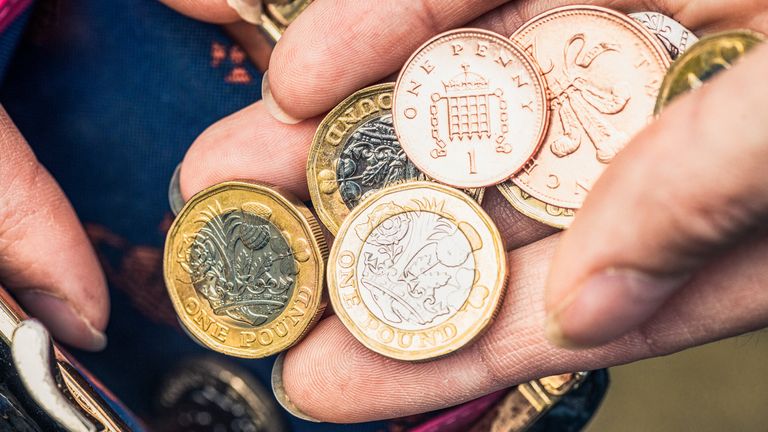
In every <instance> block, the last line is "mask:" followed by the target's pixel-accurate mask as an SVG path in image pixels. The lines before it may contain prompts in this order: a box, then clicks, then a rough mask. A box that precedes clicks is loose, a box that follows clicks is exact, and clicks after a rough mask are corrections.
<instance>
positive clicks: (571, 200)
mask: <svg viewBox="0 0 768 432" xmlns="http://www.w3.org/2000/svg"><path fill="white" fill-rule="evenodd" d="M512 39H513V40H514V41H516V42H518V43H519V44H520V45H521V46H523V47H525V50H526V51H527V52H528V53H530V54H531V55H532V56H533V57H534V58H535V59H536V60H537V62H538V64H539V66H540V67H541V69H542V73H543V74H544V77H545V79H546V81H547V85H548V86H549V90H550V104H551V108H552V113H553V121H552V124H551V126H550V128H549V131H548V133H547V137H546V138H545V140H544V144H543V145H542V146H541V148H540V149H539V151H538V153H537V154H536V156H535V157H534V158H532V159H531V160H530V161H529V162H528V163H527V164H526V165H525V167H523V169H522V170H520V172H518V174H517V175H516V176H515V177H514V178H513V180H512V181H513V182H514V183H515V184H516V185H517V186H519V187H520V189H522V190H523V191H525V192H526V193H528V194H530V195H531V196H533V197H534V198H537V199H539V200H541V201H544V202H545V203H548V204H551V205H554V206H557V207H563V208H579V207H581V204H582V202H583V201H584V198H585V196H586V195H587V193H588V192H589V190H590V189H591V188H592V185H593V184H594V182H595V181H596V180H597V179H598V177H599V176H600V174H601V173H602V172H603V170H604V169H605V167H606V166H607V164H608V163H610V162H611V160H613V158H614V157H615V156H616V154H617V153H618V152H619V151H620V150H621V149H622V148H623V147H624V145H626V144H627V142H628V141H629V140H630V139H631V137H632V136H633V135H634V134H635V133H637V132H638V131H639V130H640V129H642V128H643V127H644V126H645V125H646V124H647V123H648V122H649V121H651V119H652V118H653V105H654V103H655V100H656V96H657V94H658V89H659V86H660V84H661V81H662V79H663V77H664V74H665V72H666V70H667V68H668V67H669V61H670V60H669V55H668V54H667V52H666V50H665V49H664V47H663V46H662V45H661V42H660V41H659V40H658V38H656V37H655V36H653V35H652V34H651V33H649V31H648V30H646V29H645V28H644V27H643V26H642V25H641V24H639V23H638V22H636V21H634V20H632V19H631V18H629V17H627V16H626V15H622V14H620V13H618V12H615V11H612V10H610V9H605V8H599V7H592V6H568V7H563V8H558V9H553V10H551V11H549V12H545V13H543V14H541V15H539V16H538V17H535V18H533V19H532V20H530V21H529V22H528V23H527V24H524V25H523V26H522V27H521V28H520V29H519V30H518V31H517V32H516V33H515V34H514V35H513V36H512Z"/></svg>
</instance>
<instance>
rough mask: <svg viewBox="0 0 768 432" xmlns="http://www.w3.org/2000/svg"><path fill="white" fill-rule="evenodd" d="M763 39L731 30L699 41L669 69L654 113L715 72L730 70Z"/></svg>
mask: <svg viewBox="0 0 768 432" xmlns="http://www.w3.org/2000/svg"><path fill="white" fill-rule="evenodd" d="M765 40H766V37H765V35H763V34H760V33H757V32H753V31H750V30H733V31H727V32H723V33H717V34H713V35H710V36H707V37H704V38H702V39H701V40H700V41H699V42H698V43H696V44H694V45H693V46H692V47H691V48H690V49H689V50H688V51H687V52H686V53H684V54H683V55H682V56H680V58H679V59H677V61H675V63H674V64H673V65H672V67H671V68H670V69H669V72H668V73H667V76H666V77H665V78H664V82H663V83H662V85H661V91H660V92H659V97H658V100H657V101H656V113H659V112H661V110H662V109H663V108H664V107H666V106H667V105H668V104H669V103H670V102H672V101H673V100H674V99H675V98H676V97H678V96H680V95H681V94H684V93H687V92H689V91H691V90H695V89H697V88H699V87H701V86H702V85H704V83H705V82H707V81H708V80H710V79H712V77H714V76H715V75H717V74H718V73H720V72H722V71H724V70H727V69H730V68H731V67H732V66H733V65H734V64H735V63H736V62H737V61H738V60H739V59H740V58H741V57H743V56H744V55H745V54H746V53H747V52H749V51H750V50H751V49H752V48H754V47H756V46H758V45H760V44H761V43H763V42H765Z"/></svg>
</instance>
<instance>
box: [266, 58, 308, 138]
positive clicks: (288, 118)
mask: <svg viewBox="0 0 768 432" xmlns="http://www.w3.org/2000/svg"><path fill="white" fill-rule="evenodd" d="M261 99H262V100H263V101H264V106H265V107H266V108H267V111H268V112H269V114H270V115H271V116H272V117H273V118H274V119H275V120H277V121H279V122H280V123H285V124H287V125H294V124H297V123H299V122H301V121H302V120H303V119H301V118H299V117H294V116H292V115H290V114H288V113H287V112H286V111H285V110H284V109H283V108H282V107H281V106H280V104H279V103H278V102H277V99H275V96H274V95H273V94H272V86H271V85H270V84H269V70H265V71H264V77H263V78H262V79H261Z"/></svg>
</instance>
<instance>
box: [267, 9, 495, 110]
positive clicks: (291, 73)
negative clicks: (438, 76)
mask: <svg viewBox="0 0 768 432" xmlns="http://www.w3.org/2000/svg"><path fill="white" fill-rule="evenodd" d="M504 1H505V0H408V1H402V0H379V1H376V2H374V3H370V2H364V1H359V0H317V1H315V2H313V3H312V4H311V5H310V6H309V7H308V8H307V9H306V10H305V11H304V12H302V14H301V15H300V16H299V17H298V18H297V19H296V21H294V22H293V23H292V24H291V26H290V27H289V28H288V29H287V30H286V32H285V34H284V35H283V36H282V38H281V39H280V43H278V44H277V46H276V47H275V51H274V52H273V54H272V58H271V60H270V70H269V73H268V74H266V75H265V78H264V82H265V84H264V86H263V90H262V93H263V97H264V99H265V101H266V102H267V104H268V107H269V108H270V111H271V112H272V113H273V115H275V116H276V117H278V118H280V119H281V120H283V121H286V122H292V123H293V122H295V121H296V120H297V119H305V118H309V117H313V116H316V115H319V114H320V113H323V112H325V111H328V110H330V109H331V108H332V107H333V106H335V105H336V104H337V103H338V102H340V101H341V100H342V99H344V98H345V97H346V96H348V95H350V94H352V93H353V92H354V91H355V90H357V89H360V88H362V87H364V86H365V85H366V84H369V83H372V82H375V81H377V80H380V79H382V78H384V77H385V76H387V75H389V74H391V73H392V72H394V71H395V70H397V69H398V68H399V67H400V66H402V64H403V62H405V60H406V59H407V58H408V56H409V55H410V54H411V53H412V52H413V51H414V50H415V49H416V48H417V47H418V46H419V45H420V44H422V43H423V42H424V41H426V40H427V39H429V38H430V37H431V36H433V35H435V34H437V33H440V32H441V31H444V30H447V29H450V28H453V27H458V26H461V25H463V24H464V23H466V22H468V21H470V20H471V19H473V18H475V17H478V16H480V15H481V14H483V13H484V12H487V11H489V10H491V9H493V8H494V7H496V6H498V5H500V4H502V3H504Z"/></svg>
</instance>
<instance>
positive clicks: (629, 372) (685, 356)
mask: <svg viewBox="0 0 768 432" xmlns="http://www.w3.org/2000/svg"><path fill="white" fill-rule="evenodd" d="M610 373H611V387H610V389H609V390H608V394H607V395H606V398H605V400H604V401H603V405H602V407H601V408H600V409H599V410H598V412H597V414H596V415H595V417H594V419H593V420H592V422H591V423H590V424H589V426H588V427H587V428H586V429H585V430H586V431H587V432H597V431H656V432H667V431H670V432H671V431H697V432H709V431H712V432H715V431H717V432H721V431H768V407H767V405H768V331H766V330H763V331H760V332H756V333H750V334H746V335H743V336H739V337H736V338H732V339H726V340H723V341H720V342H715V343H712V344H709V345H705V346H702V347H698V348H694V349H690V350H687V351H683V352H681V353H678V354H674V355H671V356H668V357H662V358H656V359H652V360H645V361H641V362H637V363H633V364H629V365H626V366H619V367H615V368H612V369H611V370H610Z"/></svg>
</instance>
